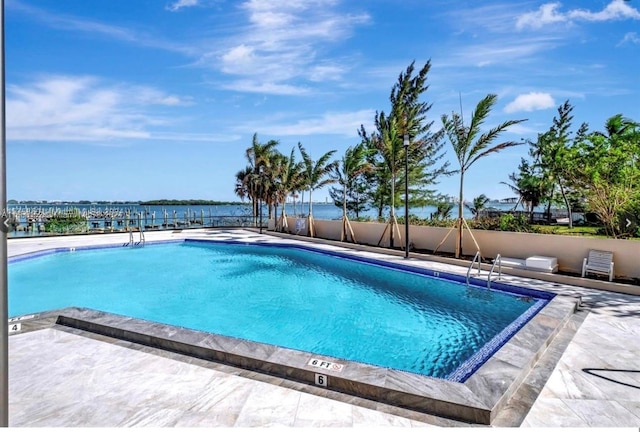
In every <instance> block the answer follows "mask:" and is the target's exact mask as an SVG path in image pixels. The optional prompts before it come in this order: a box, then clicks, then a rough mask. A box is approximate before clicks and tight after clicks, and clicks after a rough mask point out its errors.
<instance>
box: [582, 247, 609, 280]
mask: <svg viewBox="0 0 640 432" xmlns="http://www.w3.org/2000/svg"><path fill="white" fill-rule="evenodd" d="M588 273H595V274H600V275H608V276H609V282H611V281H613V252H609V251H601V250H594V249H592V250H590V251H589V256H588V257H587V258H585V259H584V260H583V261H582V277H585V275H586V274H588Z"/></svg>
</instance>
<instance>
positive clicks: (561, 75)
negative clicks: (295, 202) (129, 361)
mask: <svg viewBox="0 0 640 432" xmlns="http://www.w3.org/2000/svg"><path fill="white" fill-rule="evenodd" d="M5 44H6V63H5V67H6V104H7V105H6V106H7V108H6V112H7V191H8V192H7V195H8V198H9V199H46V200H80V199H90V200H148V199H159V198H169V199H181V198H182V199H189V198H201V199H216V200H237V197H235V196H234V193H233V186H234V180H235V173H236V172H237V171H238V170H240V169H242V168H243V167H244V166H245V164H246V163H245V159H244V151H245V149H246V148H247V147H248V146H249V145H250V143H251V138H252V136H253V134H254V133H257V134H258V139H259V140H260V141H263V142H265V141H267V140H269V139H276V140H278V141H279V142H280V146H279V149H280V151H282V152H283V153H286V154H288V153H289V152H290V151H291V149H292V148H293V147H294V146H296V145H297V143H298V142H301V143H302V144H303V145H304V146H305V148H306V149H307V150H308V151H309V153H310V154H311V155H312V156H313V157H318V156H320V155H321V154H323V153H324V152H326V151H329V150H337V153H336V156H337V157H339V156H340V155H341V154H342V153H343V152H344V150H345V149H346V148H347V147H349V146H351V145H354V144H357V143H358V141H359V140H358V136H357V129H358V128H359V126H360V125H361V124H363V125H364V126H365V128H367V130H372V126H371V125H372V121H373V117H374V114H375V111H376V110H384V111H386V112H388V111H389V100H388V96H389V92H390V90H391V87H392V86H393V84H394V83H395V81H396V79H397V77H398V74H399V73H400V72H402V71H403V70H404V69H405V68H406V67H407V65H408V64H409V63H410V62H411V61H413V60H415V61H416V64H417V66H418V67H420V66H422V65H423V64H424V63H425V62H426V61H427V60H429V59H431V62H432V68H431V72H430V73H429V76H428V83H429V85H430V87H429V90H428V91H427V92H426V94H425V95H424V100H426V101H428V102H430V103H432V104H433V106H432V109H431V111H430V116H431V119H432V120H434V122H435V123H434V131H435V129H437V128H439V127H440V126H441V122H440V117H441V115H442V114H450V113H451V112H452V111H454V110H455V111H459V110H460V99H461V100H462V109H463V115H464V117H465V118H469V117H470V112H471V110H472V108H473V107H474V106H475V104H476V103H477V102H478V101H479V100H480V99H481V98H483V97H484V96H486V95H487V94H488V93H495V94H497V95H498V103H497V105H496V107H495V109H494V111H493V113H492V115H491V116H490V118H489V120H488V122H487V126H491V125H495V124H497V123H499V122H502V121H504V120H507V119H528V121H527V122H525V123H521V124H519V125H517V126H515V127H513V128H511V129H510V130H509V132H508V133H506V134H504V135H503V137H502V138H503V139H504V140H516V141H520V140H521V139H526V138H535V137H536V136H537V133H540V132H543V131H545V130H547V129H548V128H549V126H550V125H551V121H552V119H553V117H554V115H555V114H556V109H557V107H558V106H559V105H561V104H562V103H563V102H564V101H565V100H567V99H569V100H570V102H571V103H572V104H573V105H574V106H575V110H574V116H575V125H574V129H577V127H578V126H579V123H581V122H588V123H589V125H590V127H591V129H593V130H599V129H602V127H603V124H604V122H605V120H606V119H607V118H608V117H610V116H612V115H614V114H617V113H623V114H624V115H625V116H627V117H631V118H632V119H634V120H640V103H639V102H638V101H639V100H640V79H639V72H638V70H639V69H640V68H639V66H640V60H639V59H640V2H639V1H636V0H631V1H623V0H602V1H564V2H545V1H518V2H512V1H506V0H505V1H500V2H496V1H483V2H473V1H443V0H442V1H441V0H430V1H423V0H370V1H366V2H365V1H357V2H356V1H348V0H287V1H281V0H249V1H225V0H175V1H174V0H135V1H132V0H110V1H107V0H101V1H98V0H94V1H87V0H38V1H35V0H5ZM449 146H450V144H448V143H447V144H446V146H445V148H446V149H447V156H446V157H447V158H448V159H449V160H450V161H451V162H452V165H453V166H455V163H456V161H455V159H454V158H453V155H452V153H451V152H450V151H449ZM526 153H527V147H526V146H520V147H516V148H512V149H509V150H507V151H504V152H503V153H500V154H498V155H494V156H491V157H489V158H486V159H484V160H482V161H480V162H478V163H477V164H475V165H474V166H473V167H472V168H471V169H470V171H468V173H467V176H466V181H465V196H466V197H467V198H471V197H473V196H477V195H479V194H481V193H485V194H487V195H488V196H490V197H492V198H503V197H507V196H511V195H512V193H511V192H510V191H509V190H508V189H507V188H506V186H504V185H501V184H500V182H501V181H507V180H508V175H509V173H511V172H514V171H515V170H516V169H517V165H518V163H519V161H520V157H521V156H525V155H526ZM457 182H458V179H457V177H455V176H454V177H450V178H442V179H441V181H440V183H439V185H438V186H437V188H438V189H439V190H440V192H441V193H445V194H451V195H455V194H456V191H457ZM327 195H328V194H327V193H326V191H321V192H315V193H314V199H317V200H324V198H325V197H326V196H327Z"/></svg>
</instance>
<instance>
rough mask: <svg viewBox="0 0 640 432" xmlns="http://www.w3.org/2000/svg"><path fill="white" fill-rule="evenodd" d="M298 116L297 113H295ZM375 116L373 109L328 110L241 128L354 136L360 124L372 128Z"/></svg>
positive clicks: (287, 133) (268, 120) (279, 132)
mask: <svg viewBox="0 0 640 432" xmlns="http://www.w3.org/2000/svg"><path fill="white" fill-rule="evenodd" d="M296 116H299V114H296ZM374 116H375V112H374V111H373V110H368V109H367V110H360V111H354V112H328V113H325V114H324V115H322V116H321V117H315V118H307V119H302V120H297V121H295V122H293V123H285V122H283V121H282V120H279V123H278V121H277V120H274V119H267V121H266V122H265V123H264V124H261V125H256V124H252V125H243V126H242V128H243V130H259V131H260V133H264V134H268V135H275V136H305V135H343V136H348V137H356V136H357V135H358V129H360V125H364V126H365V128H367V129H369V130H370V129H372V128H373V125H372V121H373V118H374Z"/></svg>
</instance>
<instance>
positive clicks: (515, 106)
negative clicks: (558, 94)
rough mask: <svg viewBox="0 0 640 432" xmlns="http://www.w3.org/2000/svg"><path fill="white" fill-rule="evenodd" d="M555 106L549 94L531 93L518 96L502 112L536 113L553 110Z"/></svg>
mask: <svg viewBox="0 0 640 432" xmlns="http://www.w3.org/2000/svg"><path fill="white" fill-rule="evenodd" d="M555 106H556V102H555V101H554V100H553V97H552V96H551V95H550V94H549V93H537V92H531V93H527V94H521V95H518V96H517V97H516V98H515V100H514V101H513V102H510V103H509V104H508V105H507V106H506V107H505V108H504V112H506V113H514V112H521V111H538V110H544V109H549V108H554V107H555Z"/></svg>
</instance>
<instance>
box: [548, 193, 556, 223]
mask: <svg viewBox="0 0 640 432" xmlns="http://www.w3.org/2000/svg"><path fill="white" fill-rule="evenodd" d="M555 190H556V185H555V184H554V185H553V186H552V187H551V193H550V194H549V201H547V223H551V201H553V193H554V192H555Z"/></svg>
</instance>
